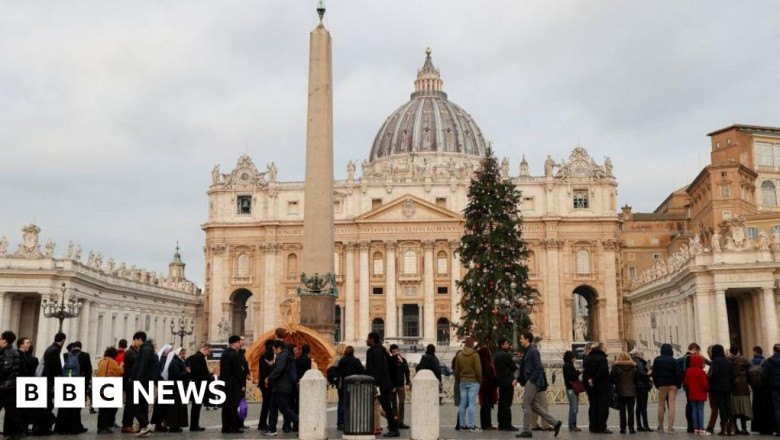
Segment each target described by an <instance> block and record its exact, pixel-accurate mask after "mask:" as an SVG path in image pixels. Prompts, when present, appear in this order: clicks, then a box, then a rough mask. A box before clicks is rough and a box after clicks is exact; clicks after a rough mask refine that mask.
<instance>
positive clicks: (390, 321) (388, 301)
mask: <svg viewBox="0 0 780 440" xmlns="http://www.w3.org/2000/svg"><path fill="white" fill-rule="evenodd" d="M395 246H396V244H395V242H394V241H386V242H385V259H386V260H387V271H386V272H387V273H386V274H385V277H386V283H385V312H386V314H387V315H386V319H385V337H393V338H394V337H395V336H397V333H396V330H397V329H398V319H397V315H396V309H395V307H396V304H395V283H396V279H395Z"/></svg>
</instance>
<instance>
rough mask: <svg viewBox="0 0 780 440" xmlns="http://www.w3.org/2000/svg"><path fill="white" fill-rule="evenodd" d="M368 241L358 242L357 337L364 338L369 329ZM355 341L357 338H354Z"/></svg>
mask: <svg viewBox="0 0 780 440" xmlns="http://www.w3.org/2000/svg"><path fill="white" fill-rule="evenodd" d="M369 246H370V243H369V242H368V241H361V242H360V306H359V307H360V313H359V316H360V317H359V328H360V334H359V335H358V337H360V338H365V337H366V335H368V333H369V332H370V331H371V323H370V322H369V307H368V305H369V292H368V290H369V287H370V284H369V281H370V278H371V272H370V270H369V264H370V263H369V258H368V257H369V256H368V249H369ZM355 340H356V341H357V338H356V339H355Z"/></svg>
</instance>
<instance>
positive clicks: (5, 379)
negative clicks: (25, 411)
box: [0, 331, 25, 439]
mask: <svg viewBox="0 0 780 440" xmlns="http://www.w3.org/2000/svg"><path fill="white" fill-rule="evenodd" d="M14 341H16V335H15V334H14V332H12V331H4V332H3V333H2V336H0V410H3V409H5V422H6V423H5V424H4V425H3V429H4V431H3V434H4V435H5V436H6V437H11V439H18V438H22V437H25V435H24V431H23V429H24V426H23V421H22V418H21V415H20V413H19V409H17V406H16V378H17V377H18V376H19V372H20V370H21V368H22V367H21V360H20V359H19V352H18V351H17V350H16V348H14Z"/></svg>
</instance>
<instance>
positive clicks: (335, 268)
mask: <svg viewBox="0 0 780 440" xmlns="http://www.w3.org/2000/svg"><path fill="white" fill-rule="evenodd" d="M339 263H340V261H339V253H338V252H334V253H333V273H335V274H336V275H341V264H339Z"/></svg>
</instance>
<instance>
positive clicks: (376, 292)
mask: <svg viewBox="0 0 780 440" xmlns="http://www.w3.org/2000/svg"><path fill="white" fill-rule="evenodd" d="M371 293H373V294H374V295H381V294H383V293H385V292H384V289H383V288H381V287H374V288H373V289H371Z"/></svg>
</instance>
